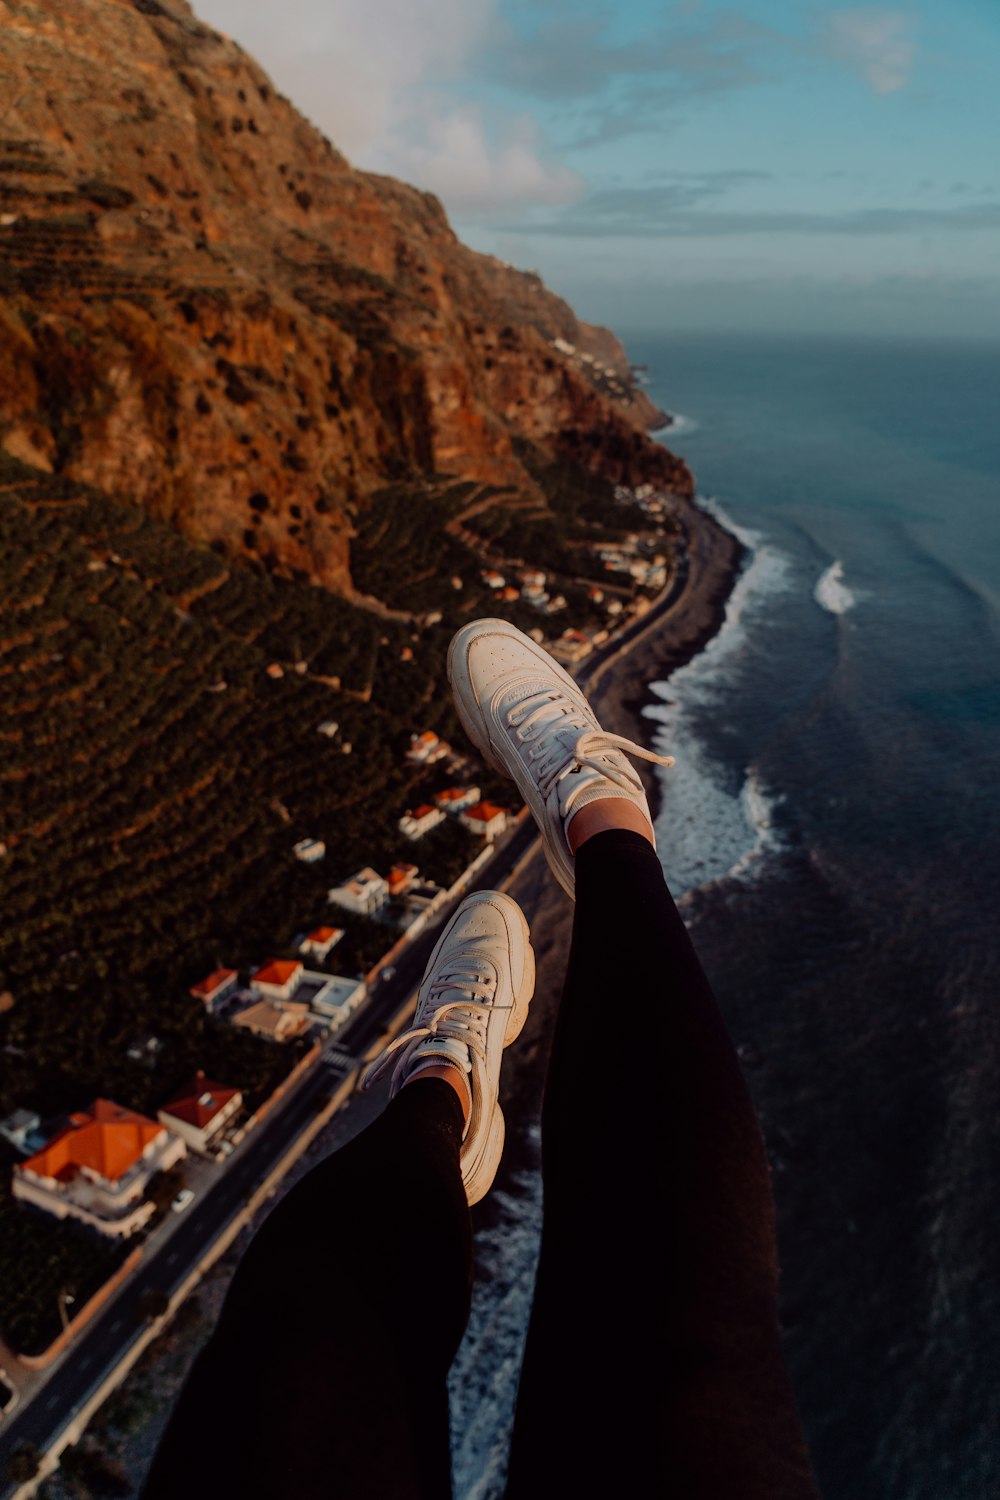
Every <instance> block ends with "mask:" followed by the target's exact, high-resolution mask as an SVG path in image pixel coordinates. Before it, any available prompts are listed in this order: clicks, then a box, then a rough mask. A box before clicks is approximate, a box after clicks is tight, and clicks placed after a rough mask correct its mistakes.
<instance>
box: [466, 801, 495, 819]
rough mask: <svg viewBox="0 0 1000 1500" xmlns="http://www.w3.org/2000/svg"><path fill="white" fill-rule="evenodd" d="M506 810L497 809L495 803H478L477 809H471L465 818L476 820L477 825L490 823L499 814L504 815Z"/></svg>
mask: <svg viewBox="0 0 1000 1500" xmlns="http://www.w3.org/2000/svg"><path fill="white" fill-rule="evenodd" d="M503 812H504V809H503V808H502V807H497V805H496V803H495V802H477V803H476V805H475V807H470V808H469V811H468V812H467V813H463V817H466V818H475V820H476V822H477V823H489V822H490V820H491V819H492V818H495V817H496V816H497V815H498V814H501V815H502V814H503Z"/></svg>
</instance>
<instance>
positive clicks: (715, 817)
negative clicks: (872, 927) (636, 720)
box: [644, 498, 792, 898]
mask: <svg viewBox="0 0 1000 1500" xmlns="http://www.w3.org/2000/svg"><path fill="white" fill-rule="evenodd" d="M700 503H701V505H702V508H703V509H705V510H707V511H709V512H710V514H711V515H713V516H714V517H715V519H716V520H717V521H719V523H720V524H721V525H723V526H725V528H726V530H727V531H730V532H732V533H733V535H734V536H736V537H737V539H738V540H739V541H740V542H742V543H743V545H744V547H746V548H747V550H748V552H749V554H750V560H749V563H748V564H747V565H746V566H745V567H744V570H743V572H742V573H741V575H740V577H739V579H738V580H737V582H736V586H735V587H734V589H733V591H732V593H731V594H730V596H729V601H728V603H727V605H726V614H725V620H724V622H723V625H722V627H721V629H720V630H719V631H718V632H717V633H716V635H714V636H713V637H712V639H711V640H710V641H709V642H708V644H707V645H706V647H705V649H704V650H703V651H702V652H700V654H699V655H698V656H696V657H694V659H693V660H692V661H690V662H688V664H687V665H686V666H684V667H681V668H679V669H678V670H677V671H676V672H674V673H673V674H672V676H671V677H670V679H669V681H667V682H659V683H652V684H650V687H651V691H652V692H653V693H654V694H655V695H656V697H657V698H659V699H661V700H662V701H661V702H659V703H654V704H650V705H648V706H647V708H646V709H645V710H644V712H645V714H646V716H647V717H648V718H651V719H656V720H658V721H659V723H660V725H661V726H662V728H661V729H659V730H658V731H657V734H656V744H657V748H659V749H661V750H663V751H664V752H665V753H669V754H670V755H673V756H674V759H675V762H676V764H675V765H674V766H673V767H672V768H671V769H670V770H668V771H664V772H663V773H661V781H660V786H661V792H662V798H661V807H660V812H659V816H658V818H657V827H656V832H657V842H658V845H659V848H660V850H661V853H662V855H663V859H664V865H665V869H666V873H667V879H668V882H669V884H670V888H671V890H672V891H673V893H674V896H675V898H676V897H680V896H681V895H683V894H684V893H685V892H686V891H690V890H693V889H695V888H696V887H698V886H703V885H706V884H709V883H711V882H714V881H716V880H720V879H722V878H724V877H729V878H732V879H745V878H748V877H749V876H750V874H751V873H752V872H753V870H754V867H755V866H756V865H757V864H758V862H759V860H760V858H761V856H762V855H763V854H765V853H766V852H768V851H769V850H772V849H776V848H778V847H779V844H780V841H779V836H778V834H777V832H776V829H775V826H774V811H775V808H776V807H777V806H778V804H779V802H780V798H779V797H778V796H776V794H775V793H774V792H773V791H772V790H771V789H770V788H768V787H766V786H765V785H764V783H763V781H762V780H761V777H760V773H759V771H757V770H756V769H755V768H754V767H752V766H748V767H746V768H745V770H744V772H743V775H742V778H741V780H739V781H738V782H734V780H733V779H732V775H731V773H729V772H726V771H725V770H724V769H723V768H722V767H721V766H720V765H719V764H717V762H716V761H715V760H714V758H713V757H712V755H711V753H710V752H709V750H708V749H707V748H706V746H705V743H704V737H703V735H702V734H701V733H700V731H699V727H698V720H699V719H700V720H701V721H704V720H705V719H706V718H716V719H718V720H720V721H721V720H723V719H724V717H725V713H726V699H727V697H728V696H729V694H730V692H731V681H732V674H733V671H734V669H735V667H736V663H737V661H738V658H739V656H740V653H741V652H742V650H743V648H744V645H745V642H746V635H747V629H748V627H749V626H750V625H751V624H752V622H753V621H754V620H755V619H756V618H757V617H758V615H759V614H760V613H761V612H766V610H767V609H768V607H769V603H770V601H771V600H772V599H773V597H774V596H775V595H776V594H780V593H784V592H786V591H787V590H788V589H789V588H790V587H791V586H792V579H791V561H790V559H789V558H788V557H787V556H786V555H785V553H783V552H782V551H781V550H780V549H779V548H777V547H774V546H772V545H771V544H770V543H768V542H766V541H765V540H764V538H763V537H762V536H761V535H760V533H758V532H755V531H751V530H749V529H748V528H746V527H743V526H739V525H737V524H736V523H735V522H734V521H733V520H732V518H731V517H730V516H728V515H727V514H726V512H725V511H724V510H723V509H722V507H721V506H720V505H719V503H718V501H717V500H714V499H711V498H709V499H703V500H701V502H700Z"/></svg>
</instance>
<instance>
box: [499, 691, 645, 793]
mask: <svg viewBox="0 0 1000 1500" xmlns="http://www.w3.org/2000/svg"><path fill="white" fill-rule="evenodd" d="M507 723H508V724H509V725H510V727H511V729H513V730H514V731H515V733H516V735H517V738H518V739H519V740H520V741H521V742H522V743H523V744H525V745H527V746H529V747H530V748H529V749H528V753H527V760H528V763H529V765H530V767H531V769H532V774H533V776H534V779H535V781H536V782H537V785H538V790H539V791H540V793H541V794H542V797H543V798H544V800H545V801H546V802H547V801H548V799H549V794H550V793H551V792H552V790H553V788H554V787H555V785H556V783H557V782H558V781H559V780H560V779H561V777H562V775H563V773H564V772H565V771H566V770H568V769H569V768H570V767H571V766H574V765H578V766H580V767H583V766H588V767H589V768H590V769H591V770H593V771H596V772H598V774H599V775H601V776H606V777H607V778H608V780H609V781H613V782H615V784H616V785H618V786H621V787H625V788H632V789H633V790H634V789H637V788H638V787H639V785H640V783H639V778H638V777H637V776H636V775H635V774H634V773H633V774H632V775H627V774H626V773H625V772H624V771H622V770H621V769H620V768H619V767H617V766H616V765H615V764H614V762H613V761H611V760H609V759H606V758H602V757H606V756H607V754H608V752H609V751H614V750H620V751H622V752H623V753H625V754H626V755H631V756H637V757H638V758H639V759H640V760H648V761H652V762H653V763H654V764H655V765H658V766H672V765H673V764H674V758H673V756H672V755H657V754H656V752H655V751H653V750H647V749H646V748H645V747H644V746H643V745H637V744H635V743H634V742H633V741H632V740H628V739H626V738H625V737H624V735H620V734H609V733H608V732H607V730H604V729H595V728H594V727H593V723H592V721H591V719H590V717H589V715H588V714H587V713H586V712H585V710H584V709H582V708H579V707H577V705H576V704H575V703H573V702H572V700H571V699H569V698H565V697H564V696H563V695H562V694H561V693H553V692H551V691H550V690H548V689H544V690H543V691H541V692H538V693H532V694H531V695H530V697H527V698H522V700H521V701H520V703H515V704H514V705H513V707H511V708H510V709H508V711H507ZM532 728H534V733H533V734H531V733H527V732H526V731H528V730H530V729H532ZM570 730H576V731H577V733H576V734H575V736H573V737H572V738H571V737H570V735H569V733H568V732H567V731H570Z"/></svg>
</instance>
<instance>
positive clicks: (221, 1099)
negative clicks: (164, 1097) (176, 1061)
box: [163, 1073, 239, 1130]
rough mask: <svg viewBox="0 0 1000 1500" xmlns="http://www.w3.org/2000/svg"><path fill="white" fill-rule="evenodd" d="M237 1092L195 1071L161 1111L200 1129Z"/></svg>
mask: <svg viewBox="0 0 1000 1500" xmlns="http://www.w3.org/2000/svg"><path fill="white" fill-rule="evenodd" d="M238 1093H239V1089H227V1088H224V1087H223V1085H222V1084H221V1083H212V1082H211V1081H210V1080H209V1079H208V1078H206V1077H205V1075H204V1073H196V1074H195V1075H194V1077H193V1078H192V1079H191V1081H190V1083H188V1084H187V1085H186V1086H185V1087H184V1088H183V1089H181V1092H180V1093H179V1094H178V1096H177V1098H176V1099H172V1100H171V1102H170V1103H169V1104H165V1105H164V1106H163V1112H164V1114H167V1115H173V1117H174V1119H175V1120H183V1121H184V1122H185V1124H187V1125H195V1126H197V1127H198V1129H199V1130H200V1129H202V1128H203V1127H204V1126H205V1125H207V1124H208V1123H209V1122H210V1121H211V1120H214V1119H215V1117H216V1115H217V1114H218V1113H219V1111H220V1110H223V1109H225V1107H226V1105H227V1104H228V1103H229V1102H230V1100H231V1099H235V1098H236V1095H237V1094H238Z"/></svg>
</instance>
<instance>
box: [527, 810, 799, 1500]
mask: <svg viewBox="0 0 1000 1500" xmlns="http://www.w3.org/2000/svg"><path fill="white" fill-rule="evenodd" d="M625 808H628V812H627V814H626V817H625V819H624V820H625V821H630V822H632V823H633V827H631V828H618V829H616V828H614V827H610V826H609V823H613V822H614V821H615V820H616V814H617V815H620V814H621V813H622V812H623V811H624V809H625ZM602 814H603V815H605V820H604V822H603V823H602V821H601V815H602ZM587 821H590V823H591V827H593V828H595V829H600V830H602V831H596V832H593V833H592V834H591V835H590V836H588V837H586V838H585V839H583V841H582V842H580V843H579V847H578V849H577V851H576V855H575V877H576V913H575V919H574V926H573V943H572V949H571V954H570V961H569V967H568V974H567V979H566V987H565V991H564V996H563V1001H562V1005H561V1009H560V1014H559V1019H558V1024H557V1029H556V1035H555V1040H554V1044H553V1051H552V1058H551V1064H550V1073H549V1078H548V1083H547V1088H546V1096H545V1105H544V1113H543V1121H542V1152H543V1161H544V1190H545V1217H544V1228H543V1236H542V1250H541V1259H540V1264H539V1270H538V1280H537V1286H536V1292H535V1303H534V1312H533V1316H532V1322H531V1328H530V1332H529V1337H528V1345H527V1350H526V1355H525V1363H524V1370H523V1374H522V1377H521V1384H520V1392H519V1398H518V1407H517V1416H516V1421H515V1428H514V1437H513V1443H512V1452H511V1465H510V1480H509V1486H508V1491H507V1494H508V1497H509V1500H522V1497H532V1496H537V1495H540V1494H547V1493H550V1492H551V1493H560V1494H580V1495H591V1494H593V1495H597V1494H604V1493H612V1492H613V1493H621V1494H628V1495H643V1496H645V1495H669V1496H677V1497H678V1500H806V1497H813V1496H815V1495H816V1489H815V1484H814V1481H813V1478H812V1475H811V1470H810V1466H809V1460H808V1456H807V1453H806V1450H805V1445H804V1442H803V1438H802V1434H801V1430H800V1427H799V1422H798V1417H797V1414H796V1411H795V1406H794V1401H793V1398H792V1395H791V1391H790V1388H789V1384H788V1379H787V1375H786V1371H785V1366H784V1361H783V1357H782V1353H781V1347H780V1340H779V1333H778V1320H777V1279H778V1271H777V1260H776V1250H775V1237H774V1215H773V1206H772V1198H771V1187H770V1179H769V1172H768V1166H767V1160H766V1156H765V1153H764V1147H763V1141H762V1138H761V1133H760V1129H759V1126H758V1123H757V1119H756V1115H755V1112H754V1109H753V1105H752V1103H751V1100H750V1096H749V1093H748V1090H747V1087H746V1084H745V1082H744V1079H743V1076H742V1073H741V1070H740V1066H739V1063H738V1061H737V1058H736V1055H735V1052H734V1050H733V1047H732V1045H731V1043H730V1040H729V1037H728V1035H727V1032H726V1028H725V1024H724V1022H723V1020H722V1017H721V1015H720V1012H719V1010H718V1007H717V1005H716V1003H715V1000H714V998H713V996H712V993H711V990H710V988H709V985H708V983H707V980H706V978H705V975H704V973H703V972H702V969H701V965H700V964H699V961H698V958H697V956H696V954H695V952H694V949H693V947H692V945H691V942H690V939H689V938H688V935H687V932H686V930H685V928H684V924H683V922H682V920H681V918H680V915H679V914H678V911H677V908H676V906H675V905H674V903H673V901H672V899H671V897H670V895H669V892H668V890H667V888H666V884H665V882H664V879H663V874H662V870H661V867H660V862H659V858H658V856H657V855H656V853H655V851H654V849H653V847H652V845H651V843H650V842H649V838H650V837H651V834H649V833H647V835H645V836H644V835H643V834H642V833H641V832H638V831H635V821H634V818H633V816H632V810H631V808H630V807H629V805H628V804H627V803H626V804H623V803H622V802H621V801H618V802H610V801H609V802H605V803H601V802H597V803H594V804H593V805H592V806H588V807H585V808H584V809H583V810H582V811H581V812H580V814H579V815H578V819H577V821H576V824H575V825H574V826H573V828H572V830H571V834H570V838H569V843H570V846H571V848H572V845H573V844H574V842H579V840H580V835H581V832H582V831H583V828H584V826H585V823H586V822H587ZM573 834H575V835H576V839H574V837H573ZM612 1486H613V1487H614V1488H613V1490H612V1488H611V1487H612Z"/></svg>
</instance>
